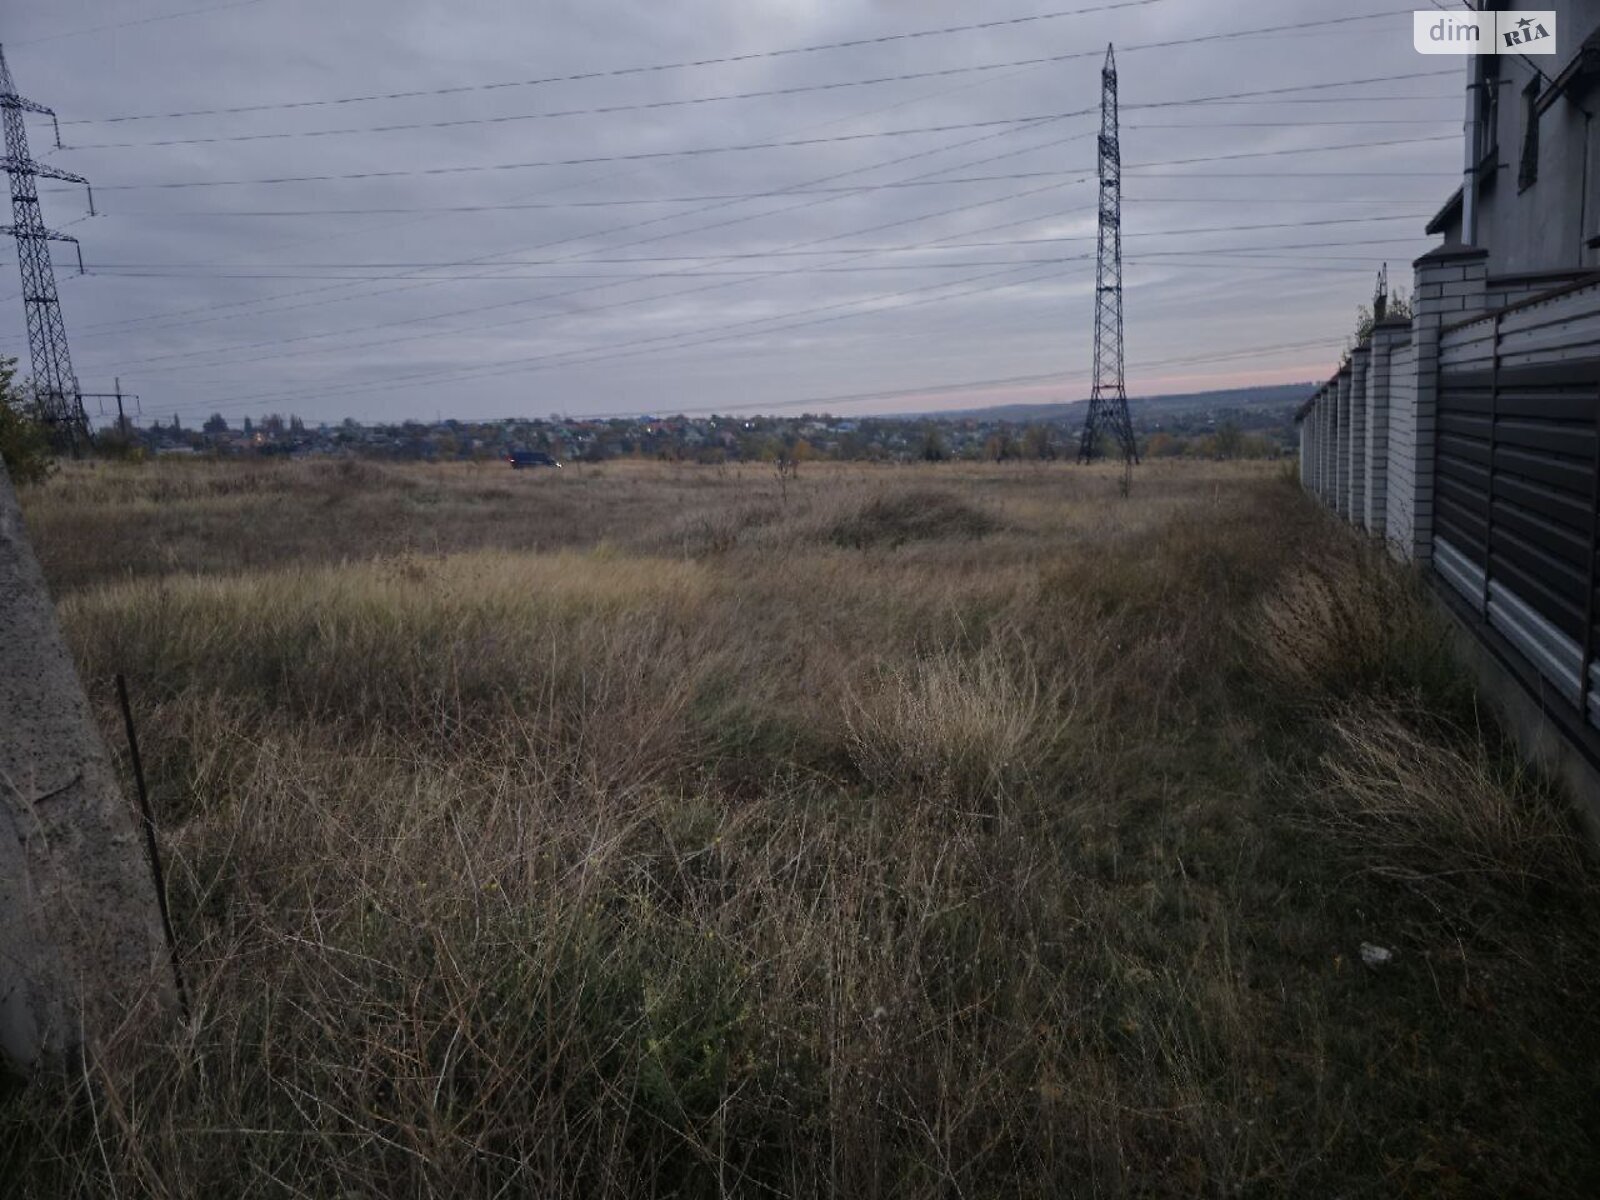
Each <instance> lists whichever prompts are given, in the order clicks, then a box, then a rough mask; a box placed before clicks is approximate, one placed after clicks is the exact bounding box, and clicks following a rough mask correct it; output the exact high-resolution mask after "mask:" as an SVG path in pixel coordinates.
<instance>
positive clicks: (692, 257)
mask: <svg viewBox="0 0 1600 1200" xmlns="http://www.w3.org/2000/svg"><path fill="white" fill-rule="evenodd" d="M1015 198H1017V197H1015V196H1005V197H1000V198H999V200H1011V199H1015ZM997 202H999V201H990V200H985V201H982V202H980V203H981V204H982V205H987V204H991V203H997ZM956 211H960V210H959V209H952V210H948V212H956ZM948 212H941V213H931V214H928V215H927V216H922V217H915V218H911V219H912V220H917V221H922V220H929V219H931V218H933V217H938V216H946V215H948ZM1427 215H1428V213H1427V212H1424V211H1420V210H1419V211H1417V212H1408V213H1390V214H1386V215H1384V216H1376V217H1373V216H1365V217H1325V218H1318V219H1316V220H1311V221H1269V222H1261V223H1256V224H1231V225H1201V226H1194V227H1190V228H1186V229H1154V230H1150V231H1148V232H1145V233H1141V234H1140V235H1139V236H1140V237H1141V238H1150V237H1190V236H1193V235H1195V234H1202V233H1241V232H1246V231H1249V232H1257V231H1260V230H1263V229H1309V228H1315V227H1317V226H1325V225H1365V224H1371V223H1375V222H1381V221H1415V220H1417V219H1418V218H1421V217H1426V216H1427ZM1027 219H1028V220H1038V219H1040V218H1037V217H1029V218H1027ZM838 236H840V237H850V236H854V235H851V234H840V235H838ZM829 240H835V239H829ZM1094 240H1095V235H1094V234H1092V233H1091V234H1068V235H1063V236H1060V237H1044V238H1016V239H1011V240H1008V241H1004V242H958V243H951V244H944V245H943V246H942V248H943V249H945V250H960V249H976V248H980V247H981V248H990V247H994V246H1021V245H1038V244H1040V243H1044V242H1092V241H1094ZM946 242H948V239H946ZM940 244H941V243H939V242H913V243H910V244H902V245H898V246H871V247H862V246H845V247H842V248H835V249H832V250H744V251H718V252H716V253H713V254H656V255H636V256H629V257H625V258H596V257H592V256H585V257H584V258H583V259H582V260H581V261H582V262H584V263H590V264H596V265H599V264H604V263H613V264H616V263H624V264H626V263H659V262H696V261H703V260H706V259H717V260H740V259H758V258H790V257H796V256H812V255H828V254H839V253H842V252H844V251H849V252H851V253H868V254H904V253H917V252H921V251H925V250H927V249H928V248H929V247H931V246H940ZM1322 244H1324V245H1326V244H1327V243H1322ZM569 261H571V260H570V259H559V258H523V259H516V258H513V259H503V260H502V261H501V262H500V264H499V265H501V266H507V267H538V266H558V265H561V264H562V263H564V262H569ZM267 265H269V264H260V263H182V264H175V265H174V266H173V269H174V270H195V269H200V268H206V267H213V268H215V269H217V270H249V269H262V268H263V267H264V266H267ZM270 265H271V266H277V267H282V268H284V269H285V270H312V269H315V268H318V267H326V268H327V269H329V270H338V269H355V268H365V269H368V270H374V271H389V270H433V269H440V270H446V269H450V268H455V267H463V266H469V265H471V260H459V259H457V260H445V261H438V260H436V261H431V262H429V261H420V260H419V261H414V262H394V261H391V262H332V263H274V264H270ZM957 265H965V264H957ZM162 267H163V264H160V263H107V264H103V265H101V266H99V267H97V268H96V272H97V273H100V272H109V271H116V270H120V269H124V268H126V269H131V270H159V269H162ZM646 278H650V277H649V276H646Z"/></svg>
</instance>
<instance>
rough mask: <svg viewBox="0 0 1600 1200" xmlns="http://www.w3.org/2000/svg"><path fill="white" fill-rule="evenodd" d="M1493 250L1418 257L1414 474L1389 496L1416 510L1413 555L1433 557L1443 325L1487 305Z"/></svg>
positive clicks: (1447, 250)
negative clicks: (1405, 491) (1403, 490)
mask: <svg viewBox="0 0 1600 1200" xmlns="http://www.w3.org/2000/svg"><path fill="white" fill-rule="evenodd" d="M1488 257H1489V252H1488V251H1487V250H1481V249H1479V248H1478V247H1476V246H1440V247H1439V248H1438V249H1437V250H1430V251H1429V252H1428V253H1427V254H1424V255H1423V256H1422V257H1421V258H1419V259H1417V260H1416V262H1415V263H1413V264H1412V265H1413V267H1414V269H1415V271H1416V287H1415V289H1414V291H1413V293H1412V310H1413V312H1414V314H1415V315H1414V316H1413V318H1412V339H1413V342H1414V344H1415V346H1416V354H1417V388H1416V398H1415V400H1414V402H1413V404H1414V411H1413V414H1412V431H1413V434H1414V438H1415V441H1414V444H1413V446H1412V448H1411V456H1412V479H1411V486H1410V489H1409V495H1407V496H1405V497H1398V496H1395V495H1393V494H1392V493H1391V496H1390V502H1391V503H1394V502H1397V501H1398V502H1400V503H1403V504H1407V505H1409V507H1410V510H1411V540H1410V545H1409V547H1402V548H1401V550H1402V553H1406V552H1407V551H1409V555H1408V556H1409V557H1410V558H1412V559H1414V560H1415V561H1417V562H1429V561H1431V560H1432V558H1433V452H1434V431H1435V427H1436V414H1437V412H1438V408H1439V330H1440V328H1441V327H1442V326H1444V325H1446V324H1450V323H1453V322H1455V321H1461V320H1465V319H1466V318H1468V317H1471V316H1474V315H1476V314H1478V313H1481V312H1483V310H1484V277H1485V275H1486V267H1487V262H1488Z"/></svg>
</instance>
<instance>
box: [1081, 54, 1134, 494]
mask: <svg viewBox="0 0 1600 1200" xmlns="http://www.w3.org/2000/svg"><path fill="white" fill-rule="evenodd" d="M1099 229H1100V233H1099V238H1098V242H1097V247H1098V252H1097V254H1096V261H1095V271H1094V390H1093V391H1092V392H1090V394H1089V415H1088V416H1087V417H1086V418H1085V419H1084V422H1083V439H1082V441H1080V442H1079V444H1078V461H1079V462H1081V463H1086V462H1092V461H1093V460H1094V458H1095V457H1096V455H1098V454H1099V452H1100V436H1101V434H1102V433H1109V434H1111V436H1113V437H1114V438H1116V439H1117V444H1118V445H1119V446H1120V447H1121V449H1122V457H1123V460H1124V462H1125V463H1127V464H1129V465H1131V464H1133V463H1137V462H1138V461H1139V448H1138V446H1137V445H1136V444H1135V442H1134V440H1133V421H1132V420H1131V419H1130V418H1129V417H1128V393H1127V390H1126V389H1125V388H1124V386H1123V379H1122V149H1121V147H1120V145H1119V144H1118V140H1117V60H1116V57H1115V56H1114V54H1113V53H1112V48H1111V47H1110V46H1107V47H1106V61H1105V65H1104V66H1103V67H1102V68H1101V69H1100V224H1099Z"/></svg>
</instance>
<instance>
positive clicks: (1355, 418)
mask: <svg viewBox="0 0 1600 1200" xmlns="http://www.w3.org/2000/svg"><path fill="white" fill-rule="evenodd" d="M1371 353H1372V346H1371V343H1370V342H1362V343H1361V345H1359V346H1357V347H1356V348H1355V349H1353V350H1352V351H1350V441H1349V456H1350V500H1349V505H1350V514H1349V515H1350V523H1351V524H1352V525H1361V524H1363V523H1364V522H1365V521H1366V519H1367V363H1368V359H1369V357H1370V356H1371Z"/></svg>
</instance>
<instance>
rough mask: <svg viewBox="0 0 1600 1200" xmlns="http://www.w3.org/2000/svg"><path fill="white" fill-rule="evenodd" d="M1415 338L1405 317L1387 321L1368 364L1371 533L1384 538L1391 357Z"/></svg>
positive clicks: (1376, 332)
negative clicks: (1399, 346) (1401, 344)
mask: <svg viewBox="0 0 1600 1200" xmlns="http://www.w3.org/2000/svg"><path fill="white" fill-rule="evenodd" d="M1410 336H1411V322H1410V321H1409V320H1408V319H1407V318H1405V317H1387V318H1385V319H1384V320H1382V321H1379V322H1378V323H1377V324H1376V325H1375V326H1373V329H1372V343H1371V345H1372V356H1371V359H1370V360H1369V361H1368V363H1367V430H1366V432H1367V448H1366V449H1367V452H1366V462H1367V480H1366V501H1367V504H1366V514H1365V516H1366V520H1365V524H1366V527H1367V532H1369V533H1372V534H1375V535H1377V536H1378V537H1382V536H1384V531H1385V530H1386V529H1387V528H1388V516H1387V513H1386V511H1385V506H1386V502H1387V499H1388V491H1387V489H1388V483H1389V397H1390V394H1391V393H1390V390H1389V355H1390V352H1391V351H1393V349H1394V346H1395V343H1396V342H1398V341H1402V340H1405V339H1407V338H1409V337H1410Z"/></svg>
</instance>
